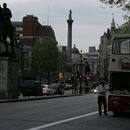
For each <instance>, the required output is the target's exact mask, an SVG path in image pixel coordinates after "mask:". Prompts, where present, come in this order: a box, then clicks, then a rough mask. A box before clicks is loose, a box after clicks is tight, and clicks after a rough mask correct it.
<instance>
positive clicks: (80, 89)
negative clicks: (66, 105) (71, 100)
mask: <svg viewBox="0 0 130 130" xmlns="http://www.w3.org/2000/svg"><path fill="white" fill-rule="evenodd" d="M80 58H81V59H80V62H81V68H80V69H81V70H80V71H81V74H80V77H79V82H80V87H79V92H80V94H81V93H82V50H81V56H80Z"/></svg>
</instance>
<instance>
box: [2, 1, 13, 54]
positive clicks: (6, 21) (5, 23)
mask: <svg viewBox="0 0 130 130" xmlns="http://www.w3.org/2000/svg"><path fill="white" fill-rule="evenodd" d="M11 17H12V13H11V11H10V9H9V8H7V4H6V3H4V4H3V8H0V40H2V41H3V42H4V44H5V55H8V56H14V40H13V36H14V27H13V26H12V23H11ZM7 37H8V38H9V40H10V45H11V51H12V53H9V52H8V42H7Z"/></svg>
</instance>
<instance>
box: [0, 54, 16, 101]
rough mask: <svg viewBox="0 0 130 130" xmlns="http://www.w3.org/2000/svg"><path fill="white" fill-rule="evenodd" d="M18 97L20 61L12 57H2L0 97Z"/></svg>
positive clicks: (0, 63)
mask: <svg viewBox="0 0 130 130" xmlns="http://www.w3.org/2000/svg"><path fill="white" fill-rule="evenodd" d="M16 98H18V63H17V60H16V59H14V58H11V57H4V56H1V57H0V99H16Z"/></svg>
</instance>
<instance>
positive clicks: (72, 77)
mask: <svg viewBox="0 0 130 130" xmlns="http://www.w3.org/2000/svg"><path fill="white" fill-rule="evenodd" d="M71 82H72V83H73V82H74V74H73V73H72V74H71Z"/></svg>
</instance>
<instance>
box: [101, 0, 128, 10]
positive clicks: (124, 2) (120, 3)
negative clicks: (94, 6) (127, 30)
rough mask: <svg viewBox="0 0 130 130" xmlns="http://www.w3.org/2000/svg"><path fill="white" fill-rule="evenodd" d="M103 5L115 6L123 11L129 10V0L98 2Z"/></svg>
mask: <svg viewBox="0 0 130 130" xmlns="http://www.w3.org/2000/svg"><path fill="white" fill-rule="evenodd" d="M99 1H101V2H102V3H104V4H108V5H110V6H111V7H113V6H117V7H120V8H122V9H123V10H126V11H129V10H130V1H129V0H99Z"/></svg>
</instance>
